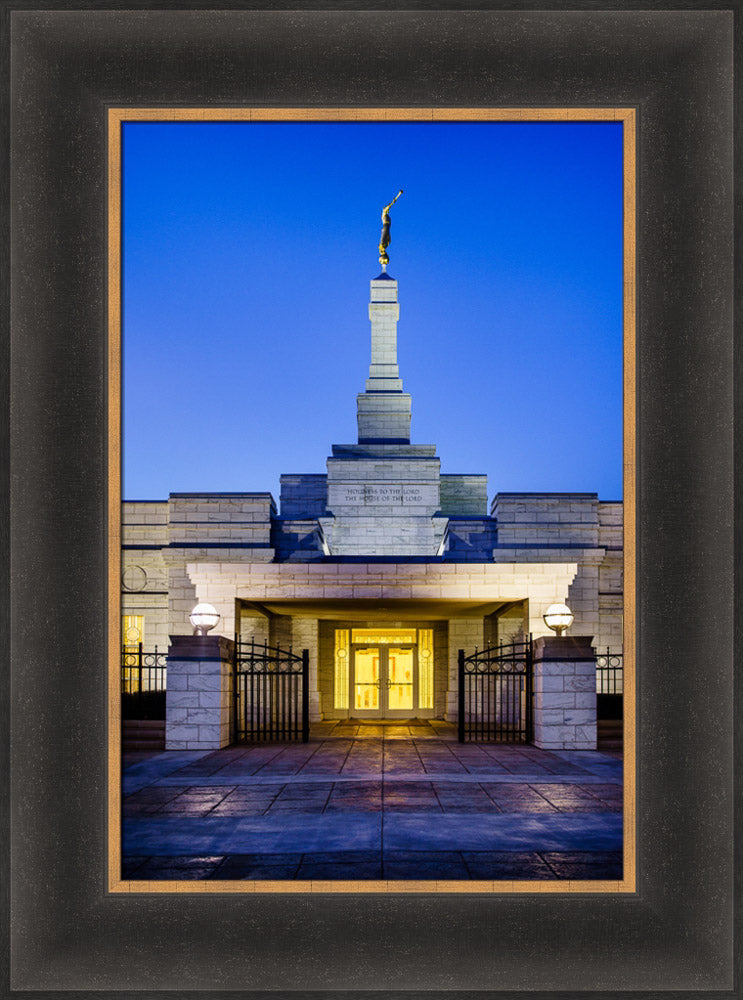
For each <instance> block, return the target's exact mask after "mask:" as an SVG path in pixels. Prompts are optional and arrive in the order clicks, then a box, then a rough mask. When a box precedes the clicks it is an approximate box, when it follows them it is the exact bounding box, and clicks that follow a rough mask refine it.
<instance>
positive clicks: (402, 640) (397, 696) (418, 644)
mask: <svg viewBox="0 0 743 1000" xmlns="http://www.w3.org/2000/svg"><path fill="white" fill-rule="evenodd" d="M420 633H422V634H421V635H420V638H419V634H420ZM350 666H351V670H350V678H349V681H350V684H349V687H350V695H351V697H350V705H349V709H350V715H351V716H353V717H355V718H359V719H371V718H390V719H395V718H423V717H426V716H429V715H431V714H432V709H433V697H432V696H433V659H432V649H431V638H430V630H426V629H395V628H392V629H370V628H367V629H363V628H355V629H352V630H351V664H350Z"/></svg>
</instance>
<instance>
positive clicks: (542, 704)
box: [534, 635, 596, 750]
mask: <svg viewBox="0 0 743 1000" xmlns="http://www.w3.org/2000/svg"><path fill="white" fill-rule="evenodd" d="M592 639H593V636H590V635H570V636H567V635H566V636H540V638H538V639H535V640H534V745H535V746H537V747H540V748H541V749H542V750H595V749H596V655H595V653H594V651H593V647H592V646H591V641H592Z"/></svg>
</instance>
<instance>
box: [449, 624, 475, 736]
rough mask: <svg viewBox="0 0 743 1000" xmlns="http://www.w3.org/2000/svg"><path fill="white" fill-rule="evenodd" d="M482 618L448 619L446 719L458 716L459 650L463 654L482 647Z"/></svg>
mask: <svg viewBox="0 0 743 1000" xmlns="http://www.w3.org/2000/svg"><path fill="white" fill-rule="evenodd" d="M483 633H484V619H483V618H450V619H449V688H448V690H447V692H446V720H447V722H456V721H457V719H458V718H459V694H458V692H459V650H460V649H463V650H464V654H465V656H469V655H470V653H474V651H475V649H482V648H483Z"/></svg>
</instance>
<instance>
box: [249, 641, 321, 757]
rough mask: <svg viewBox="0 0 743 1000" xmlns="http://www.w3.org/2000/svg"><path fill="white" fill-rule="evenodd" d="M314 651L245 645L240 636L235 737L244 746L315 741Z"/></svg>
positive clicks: (252, 643) (251, 643) (255, 644)
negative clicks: (312, 736) (312, 715)
mask: <svg viewBox="0 0 743 1000" xmlns="http://www.w3.org/2000/svg"><path fill="white" fill-rule="evenodd" d="M309 664H310V657H309V651H308V650H306V649H304V650H302V653H301V655H299V656H298V655H297V654H296V653H293V652H292V651H291V649H289V650H284V649H279V648H278V647H273V646H267V645H258V644H257V643H255V641H253V640H250V641H249V642H244V641H242V640H241V639H240V637H239V636H235V666H234V671H233V677H234V698H233V706H234V709H233V710H234V718H233V732H234V734H235V739H236V740H237V741H239V742H250V743H252V742H262V741H269V740H299V739H301V740H302V741H303V742H304V743H306V742H307V741H308V740H309V736H310V702H309V697H310V686H309V669H310V668H309Z"/></svg>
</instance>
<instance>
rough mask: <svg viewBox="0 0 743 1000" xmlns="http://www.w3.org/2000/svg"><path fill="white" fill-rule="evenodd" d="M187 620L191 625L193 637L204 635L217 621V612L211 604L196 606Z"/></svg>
mask: <svg viewBox="0 0 743 1000" xmlns="http://www.w3.org/2000/svg"><path fill="white" fill-rule="evenodd" d="M188 620H189V621H190V622H191V624H192V625H193V634H194V635H206V634H207V632H208V631H209V630H210V629H213V628H214V627H215V625H216V624H217V622H218V621H219V612H218V611H217V609H216V608H215V607H212V605H211V604H197V605H196V607H195V608H194V609H193V611H192V612H191V614H190V615H189V616H188Z"/></svg>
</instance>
